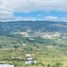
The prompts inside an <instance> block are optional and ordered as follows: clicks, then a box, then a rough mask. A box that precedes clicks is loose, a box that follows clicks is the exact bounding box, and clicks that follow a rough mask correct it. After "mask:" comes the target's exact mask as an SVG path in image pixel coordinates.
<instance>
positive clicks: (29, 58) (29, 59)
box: [25, 54, 37, 64]
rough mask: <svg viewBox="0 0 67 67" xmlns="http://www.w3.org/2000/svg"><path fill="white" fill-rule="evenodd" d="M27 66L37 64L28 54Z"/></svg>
mask: <svg viewBox="0 0 67 67" xmlns="http://www.w3.org/2000/svg"><path fill="white" fill-rule="evenodd" d="M25 64H37V61H36V60H35V59H33V58H32V56H31V55H30V54H26V58H25Z"/></svg>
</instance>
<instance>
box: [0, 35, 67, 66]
mask: <svg viewBox="0 0 67 67" xmlns="http://www.w3.org/2000/svg"><path fill="white" fill-rule="evenodd" d="M32 39H33V40H30V38H28V37H21V36H0V64H13V65H14V66H15V67H67V40H62V39H61V41H59V40H58V39H57V40H55V39H54V40H50V39H43V38H40V37H32ZM23 44H26V45H25V46H24V45H23ZM27 53H29V54H31V55H32V57H33V58H34V59H36V60H37V64H31V65H26V64H25V54H27Z"/></svg>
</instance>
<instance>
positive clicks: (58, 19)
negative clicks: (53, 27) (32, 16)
mask: <svg viewBox="0 0 67 67" xmlns="http://www.w3.org/2000/svg"><path fill="white" fill-rule="evenodd" d="M42 20H45V21H58V22H67V18H63V17H57V16H46V17H44V18H43V19H42Z"/></svg>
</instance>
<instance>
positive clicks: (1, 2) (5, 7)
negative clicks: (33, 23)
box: [0, 0, 67, 20]
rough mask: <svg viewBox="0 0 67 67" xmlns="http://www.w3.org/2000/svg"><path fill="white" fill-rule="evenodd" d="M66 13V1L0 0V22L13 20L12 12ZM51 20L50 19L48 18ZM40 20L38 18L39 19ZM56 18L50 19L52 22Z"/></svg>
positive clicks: (14, 17)
mask: <svg viewBox="0 0 67 67" xmlns="http://www.w3.org/2000/svg"><path fill="white" fill-rule="evenodd" d="M39 10H40V11H42V10H44V11H47V12H49V11H52V10H54V11H57V10H59V11H67V1H66V0H0V20H5V19H6V20H11V19H12V20H13V19H16V18H17V17H16V16H14V12H31V11H39ZM50 18H51V17H50ZM39 19H40V18H39ZM54 19H56V17H54V18H52V20H54Z"/></svg>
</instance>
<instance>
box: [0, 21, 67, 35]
mask: <svg viewBox="0 0 67 67" xmlns="http://www.w3.org/2000/svg"><path fill="white" fill-rule="evenodd" d="M17 31H44V32H63V33H67V23H66V22H51V21H50V22H49V21H13V22H0V35H9V34H11V33H12V32H17Z"/></svg>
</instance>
